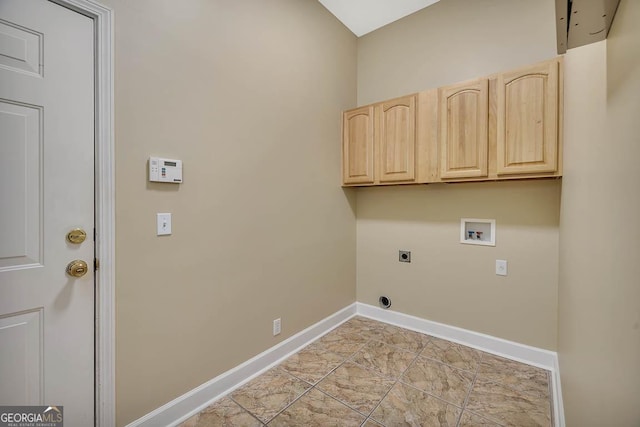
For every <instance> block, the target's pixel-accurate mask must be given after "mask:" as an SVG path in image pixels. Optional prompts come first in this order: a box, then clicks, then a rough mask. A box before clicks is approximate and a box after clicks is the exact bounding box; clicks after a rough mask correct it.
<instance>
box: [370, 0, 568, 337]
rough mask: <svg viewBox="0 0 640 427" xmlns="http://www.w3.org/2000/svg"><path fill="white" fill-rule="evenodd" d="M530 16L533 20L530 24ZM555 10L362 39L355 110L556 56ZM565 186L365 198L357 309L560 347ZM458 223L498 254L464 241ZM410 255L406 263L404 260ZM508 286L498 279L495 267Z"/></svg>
mask: <svg viewBox="0 0 640 427" xmlns="http://www.w3.org/2000/svg"><path fill="white" fill-rule="evenodd" d="M523 17H526V18H523ZM554 22H555V6H554V1H553V0H544V1H528V0H527V1H525V0H519V1H513V0H442V1H440V2H439V3H436V4H435V5H433V6H430V7H428V8H426V9H424V10H422V11H420V12H417V13H415V14H413V15H411V16H409V17H407V18H405V19H402V20H400V21H397V22H395V23H393V24H390V25H388V26H386V27H384V28H382V29H380V30H378V31H375V32H373V33H371V34H369V35H367V36H364V37H362V38H360V39H359V41H358V103H359V104H365V103H369V102H374V101H379V100H383V99H387V98H391V97H394V96H399V95H402V94H406V93H412V92H416V91H420V90H424V89H427V88H433V87H439V86H443V85H446V84H450V83H455V82H458V81H462V80H465V79H470V78H474V77H480V76H483V75H487V74H490V73H494V72H498V71H504V70H508V69H511V68H515V67H518V66H521V65H527V64H531V63H535V62H538V61H541V60H544V59H548V58H552V57H555V56H556V42H555V24H554ZM560 189H561V182H560V181H529V182H500V183H485V184H459V185H430V186H426V187H424V186H412V187H402V188H401V187H396V188H374V189H369V190H358V199H357V212H358V214H357V217H358V221H357V224H358V225H357V227H358V232H357V236H358V237H357V238H358V260H357V263H358V275H357V277H358V279H357V292H358V294H357V295H358V301H361V302H364V303H368V304H377V299H378V296H379V295H381V294H382V293H384V294H385V295H388V296H389V297H391V299H392V302H393V309H395V310H397V311H400V312H404V313H409V314H412V315H416V316H419V317H423V318H426V319H430V320H434V321H438V322H443V323H447V324H450V325H455V326H459V327H462V328H466V329H470V330H474V331H479V332H483V333H487V334H490V335H494V336H497V337H501V338H505V339H508V340H512V341H516V342H521V343H525V344H529V345H533V346H537V347H542V348H546V349H555V348H556V341H557V286H558V223H559V209H560V206H559V204H560ZM462 217H479V218H493V219H496V220H497V245H496V247H495V248H492V247H477V246H469V245H462V244H460V243H459V224H460V218H462ZM399 249H407V250H411V251H412V263H411V264H400V263H398V261H397V251H398V250H399ZM496 259H506V260H507V261H508V262H509V268H508V270H509V276H507V277H499V276H496V275H495V260H496Z"/></svg>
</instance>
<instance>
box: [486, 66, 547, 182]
mask: <svg viewBox="0 0 640 427" xmlns="http://www.w3.org/2000/svg"><path fill="white" fill-rule="evenodd" d="M558 77H559V63H558V61H555V60H554V61H549V62H546V63H543V64H539V65H535V66H532V67H528V68H525V69H521V70H518V71H512V72H508V73H503V74H500V75H499V76H498V79H497V91H498V106H497V110H498V111H497V118H498V125H497V139H498V145H497V154H498V162H497V173H498V174H499V175H503V174H522V173H525V174H528V173H541V172H555V171H556V170H557V169H558V138H559V135H558V118H559V114H558V112H559V102H558V100H559V84H558Z"/></svg>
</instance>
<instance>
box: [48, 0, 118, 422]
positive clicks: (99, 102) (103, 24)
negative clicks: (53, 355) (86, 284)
mask: <svg viewBox="0 0 640 427" xmlns="http://www.w3.org/2000/svg"><path fill="white" fill-rule="evenodd" d="M49 1H51V2H53V3H57V4H59V5H60V6H63V7H66V8H68V9H71V10H74V11H76V12H78V13H80V14H82V15H85V16H87V17H89V18H91V19H93V28H94V30H93V34H94V55H95V56H94V76H95V84H94V91H95V98H94V103H95V106H94V114H95V136H94V143H95V166H94V168H95V202H94V203H95V229H96V237H95V251H96V258H97V260H99V268H98V269H97V270H96V271H95V294H94V298H95V304H94V306H95V313H94V315H95V329H94V330H95V362H94V363H95V377H94V378H95V397H94V402H95V405H94V407H95V425H96V426H99V427H114V426H115V424H116V421H115V420H116V417H115V407H116V405H115V404H116V399H115V397H116V395H115V331H116V329H115V167H114V161H115V151H114V126H113V111H114V110H113V107H114V102H113V100H114V87H113V46H114V43H113V11H112V9H110V8H108V7H106V6H103V5H101V4H100V3H97V2H95V1H93V0H49Z"/></svg>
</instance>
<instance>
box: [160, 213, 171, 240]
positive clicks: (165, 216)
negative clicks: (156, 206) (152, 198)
mask: <svg viewBox="0 0 640 427" xmlns="http://www.w3.org/2000/svg"><path fill="white" fill-rule="evenodd" d="M157 216H158V222H157V226H158V236H167V235H170V234H171V214H170V213H159V214H158V215H157Z"/></svg>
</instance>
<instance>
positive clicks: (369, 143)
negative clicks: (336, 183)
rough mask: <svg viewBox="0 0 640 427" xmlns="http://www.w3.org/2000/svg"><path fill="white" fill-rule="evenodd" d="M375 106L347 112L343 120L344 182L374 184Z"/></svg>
mask: <svg viewBox="0 0 640 427" xmlns="http://www.w3.org/2000/svg"><path fill="white" fill-rule="evenodd" d="M373 113H374V111H373V106H368V107H362V108H357V109H355V110H350V111H345V112H344V114H343V118H342V182H343V184H373V182H374V175H373V171H374V163H373V161H374V157H373V156H374V147H373V144H374V141H373V129H374V126H373V122H374V116H373Z"/></svg>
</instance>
